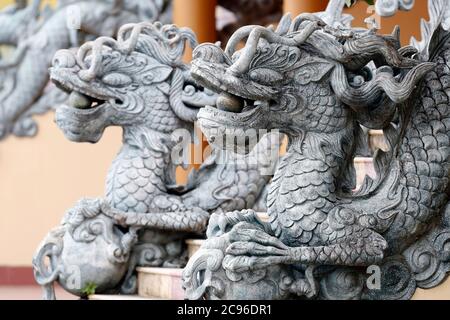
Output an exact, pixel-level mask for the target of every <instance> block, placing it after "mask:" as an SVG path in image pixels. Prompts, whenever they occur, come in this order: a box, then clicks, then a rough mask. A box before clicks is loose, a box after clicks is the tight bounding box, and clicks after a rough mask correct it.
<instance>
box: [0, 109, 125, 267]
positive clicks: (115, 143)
mask: <svg viewBox="0 0 450 320" xmlns="http://www.w3.org/2000/svg"><path fill="white" fill-rule="evenodd" d="M37 120H38V122H39V127H40V131H39V135H38V136H37V137H36V138H33V139H18V138H8V139H7V140H6V141H3V142H1V143H0V266H5V265H11V266H18V265H19V266H20V265H24V266H27V265H30V264H31V258H32V255H33V253H34V250H35V248H36V247H37V245H38V244H39V242H40V241H41V240H42V239H43V237H44V236H45V235H46V233H47V232H48V231H49V230H50V228H52V227H54V226H56V225H57V224H58V222H59V221H60V219H61V218H62V216H63V214H64V212H65V210H66V209H68V208H70V207H71V206H72V205H73V204H74V203H75V202H76V201H77V200H78V199H79V198H80V197H82V196H90V197H95V196H101V195H102V194H103V184H104V179H105V176H106V172H107V168H108V166H109V164H110V162H111V160H112V159H113V157H114V155H115V154H116V152H117V151H118V148H119V147H120V144H121V130H120V129H117V128H112V129H110V130H107V132H106V133H105V136H104V137H103V139H102V140H101V141H100V143H98V144H97V145H88V144H76V143H70V142H68V141H67V140H66V139H65V138H64V136H63V134H62V133H61V131H59V129H58V128H57V127H56V125H55V124H54V123H53V113H49V114H47V115H45V116H42V117H39V118H38V119H37Z"/></svg>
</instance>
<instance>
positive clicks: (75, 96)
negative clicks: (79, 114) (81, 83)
mask: <svg viewBox="0 0 450 320" xmlns="http://www.w3.org/2000/svg"><path fill="white" fill-rule="evenodd" d="M91 104H92V101H91V99H89V97H87V96H85V95H84V94H82V93H79V92H76V91H73V92H72V93H71V94H70V96H69V105H70V106H71V107H74V108H77V109H88V108H90V107H91Z"/></svg>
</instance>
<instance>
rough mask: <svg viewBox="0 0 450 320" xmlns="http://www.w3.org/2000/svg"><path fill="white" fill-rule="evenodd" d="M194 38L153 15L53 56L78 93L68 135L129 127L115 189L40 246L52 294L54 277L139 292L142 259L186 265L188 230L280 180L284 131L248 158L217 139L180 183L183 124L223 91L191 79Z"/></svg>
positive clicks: (61, 118) (65, 118)
mask: <svg viewBox="0 0 450 320" xmlns="http://www.w3.org/2000/svg"><path fill="white" fill-rule="evenodd" d="M186 44H190V45H191V46H192V47H194V46H196V39H195V36H194V34H193V33H192V31H191V30H189V29H186V28H178V27H176V26H174V25H162V24H161V23H154V24H152V23H146V22H143V23H139V24H126V25H124V26H123V27H122V28H121V29H120V30H119V32H118V36H117V40H115V39H113V38H111V37H100V38H98V39H96V40H95V41H91V42H87V43H86V44H84V45H82V46H81V47H80V49H79V50H78V53H77V54H76V55H75V54H74V53H73V52H72V51H69V50H61V51H58V53H57V54H56V55H55V57H54V59H53V66H52V68H51V69H50V77H51V80H52V81H53V82H54V83H55V84H56V85H57V86H58V87H59V88H61V89H63V90H64V91H66V92H67V93H68V94H69V99H68V104H67V105H62V106H60V107H58V109H57V111H56V116H55V118H56V123H57V125H58V126H59V127H60V128H61V130H62V131H63V132H64V134H65V135H66V137H67V138H68V139H70V140H72V141H76V142H92V143H95V142H97V141H99V139H100V138H101V136H102V133H103V131H104V130H105V128H106V127H108V126H120V127H122V128H123V146H122V148H121V150H120V152H119V154H118V155H117V157H116V159H115V160H114V162H113V164H112V166H111V169H110V171H109V174H108V178H107V182H106V197H105V198H101V199H83V200H81V201H80V202H79V203H78V204H77V205H76V206H75V207H74V208H72V209H70V210H69V211H68V213H67V214H66V216H65V218H64V220H63V222H62V224H61V226H60V227H58V228H56V229H55V230H53V231H51V232H50V234H49V235H48V237H47V238H46V239H45V240H44V241H43V243H42V244H41V245H40V247H39V249H38V251H37V254H36V256H35V258H34V260H33V265H34V268H35V277H36V280H37V282H38V283H39V284H41V285H42V286H44V287H45V292H46V294H45V297H46V298H47V299H52V298H54V291H53V287H52V286H53V282H55V281H58V282H59V283H60V284H61V285H62V286H63V287H64V288H65V289H66V290H68V291H69V292H72V293H74V294H76V295H81V296H82V295H84V294H87V293H86V290H87V288H92V287H94V288H95V292H96V293H105V292H114V291H115V292H117V291H119V290H121V292H123V293H132V292H133V291H134V290H135V289H136V278H135V276H134V271H135V267H136V266H137V265H139V266H163V267H181V266H183V265H184V264H185V259H186V257H185V255H184V249H185V248H184V246H183V244H184V240H185V239H186V237H187V236H188V235H189V234H190V235H191V237H192V235H194V236H195V235H196V236H198V235H199V234H201V233H202V232H204V230H205V228H206V225H207V223H208V220H209V217H210V214H211V213H212V212H217V211H220V212H228V211H232V210H242V209H245V208H252V207H253V206H254V205H255V204H256V202H257V199H258V197H259V196H260V194H262V191H263V189H264V187H265V185H266V184H267V182H268V180H269V179H270V178H271V176H270V175H269V171H270V170H271V169H274V163H275V162H276V161H277V159H278V149H279V140H280V137H279V136H277V135H266V136H265V137H264V138H263V139H262V141H261V143H260V144H258V145H259V146H261V148H259V149H257V150H256V151H253V152H252V154H251V155H250V156H248V157H244V156H233V155H232V154H230V153H228V152H225V151H222V150H219V149H217V148H216V149H214V150H213V151H212V155H211V156H210V157H209V158H208V159H206V161H205V163H204V164H203V165H202V167H200V169H199V170H198V172H196V174H195V175H192V176H191V181H190V182H189V183H188V185H187V186H186V187H184V188H179V187H176V185H175V181H174V169H175V166H176V165H177V163H175V159H176V158H175V157H174V150H177V146H178V143H177V141H176V140H175V139H174V137H175V134H176V133H177V132H178V130H179V128H187V129H188V130H191V129H192V127H193V121H195V120H196V119H197V112H198V110H199V107H200V106H204V105H214V104H215V103H216V99H217V96H216V95H215V94H213V93H212V92H210V91H208V90H202V88H196V87H194V86H193V81H192V79H190V75H189V65H187V64H185V63H184V62H183V61H182V57H183V54H184V50H185V46H186ZM220 159H222V161H218V160H220ZM264 169H265V170H267V171H263V170H264ZM272 173H273V172H272ZM46 259H48V260H49V261H50V262H49V265H47V264H46V263H45V261H46Z"/></svg>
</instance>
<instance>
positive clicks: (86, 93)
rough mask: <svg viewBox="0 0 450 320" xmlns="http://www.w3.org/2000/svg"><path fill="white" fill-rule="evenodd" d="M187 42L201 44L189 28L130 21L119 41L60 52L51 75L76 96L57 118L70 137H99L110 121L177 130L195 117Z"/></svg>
mask: <svg viewBox="0 0 450 320" xmlns="http://www.w3.org/2000/svg"><path fill="white" fill-rule="evenodd" d="M186 42H189V43H190V44H191V45H192V46H194V45H195V43H196V41H195V36H194V34H193V33H192V31H190V30H189V29H183V28H180V29H179V28H177V27H176V26H174V25H162V24H160V23H154V24H151V23H139V24H127V25H124V26H123V27H122V28H121V29H120V30H119V33H118V37H117V40H115V39H113V38H109V37H100V38H98V39H96V40H95V41H92V42H87V43H86V44H84V45H83V46H81V47H80V49H79V50H78V53H77V54H74V53H73V52H71V51H69V50H61V51H59V52H58V53H57V54H56V55H55V57H54V59H53V66H52V68H51V69H50V76H51V79H52V81H53V82H54V83H55V84H56V85H57V86H58V87H59V88H61V89H63V90H65V91H67V92H68V93H69V94H70V96H69V100H68V103H66V104H65V105H64V106H61V107H60V108H58V110H57V112H56V123H57V124H58V126H59V127H60V128H61V129H62V130H63V132H64V133H65V135H66V136H67V137H68V138H69V139H70V140H73V141H77V142H97V141H98V140H99V139H100V138H101V136H102V133H103V131H104V129H105V128H106V127H108V126H122V127H124V128H129V127H139V126H145V127H146V128H149V129H151V130H155V131H158V132H162V133H171V132H172V131H173V130H174V129H176V128H178V127H180V122H182V121H193V120H195V119H196V115H197V111H198V108H197V107H196V108H191V106H187V105H186V104H185V103H184V102H183V93H184V88H185V85H186V81H185V77H186V75H185V74H186V71H187V66H186V65H185V64H184V63H183V62H182V56H183V53H184V49H185V45H186Z"/></svg>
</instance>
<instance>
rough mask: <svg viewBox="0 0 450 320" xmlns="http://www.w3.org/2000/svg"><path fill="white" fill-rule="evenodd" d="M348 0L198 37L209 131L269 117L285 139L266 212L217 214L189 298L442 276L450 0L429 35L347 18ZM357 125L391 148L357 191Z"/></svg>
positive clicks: (440, 1)
mask: <svg viewBox="0 0 450 320" xmlns="http://www.w3.org/2000/svg"><path fill="white" fill-rule="evenodd" d="M380 1H381V0H380ZM382 2H383V3H394V2H395V3H396V8H399V3H403V4H405V3H407V2H408V3H410V2H411V1H382ZM383 3H381V2H380V3H379V4H378V10H380V7H379V6H380V5H381V4H383ZM344 5H345V1H344V0H332V1H330V5H329V10H327V11H326V12H324V13H319V14H302V15H299V16H298V17H296V18H294V19H292V18H291V17H290V16H289V15H286V16H285V17H284V18H283V19H282V20H281V22H280V23H279V25H278V27H277V29H274V28H271V27H262V26H245V27H242V28H241V29H239V30H238V31H236V32H235V33H234V35H233V36H232V37H231V39H230V41H229V42H228V44H227V46H226V49H225V50H222V49H221V48H220V47H218V46H217V45H214V44H203V45H200V46H199V47H197V48H196V50H195V52H194V59H193V61H192V67H191V74H192V77H193V78H194V79H195V81H196V82H197V84H198V85H201V86H204V87H205V88H208V89H210V90H212V91H215V92H216V93H217V94H219V96H220V97H219V99H218V102H217V107H216V108H214V107H205V108H202V109H201V110H200V112H199V114H198V119H199V123H200V126H201V129H202V131H203V132H204V134H205V135H206V136H207V138H208V139H209V141H210V143H212V144H214V143H215V142H216V141H220V140H223V136H226V137H227V138H228V139H227V141H234V140H233V138H234V137H236V136H242V135H246V136H247V137H249V138H250V139H249V140H251V141H253V140H255V141H257V139H253V138H255V132H258V130H259V129H264V130H271V129H277V130H280V131H281V132H282V133H285V134H286V135H287V136H288V138H289V146H288V151H287V153H286V155H285V156H284V157H283V158H282V159H281V160H280V161H279V163H278V166H277V170H276V173H275V176H274V178H273V181H272V183H271V186H270V190H269V194H268V198H267V207H268V215H269V217H270V218H269V222H265V221H261V220H260V219H259V218H258V216H257V215H256V214H255V212H253V211H252V210H245V211H242V212H239V211H232V212H229V213H226V214H223V213H217V214H214V215H213V216H212V217H211V219H210V223H209V226H208V230H207V236H208V239H207V240H206V242H205V243H204V244H203V245H202V247H201V249H200V250H199V251H198V252H197V253H196V254H195V255H194V256H193V257H192V258H191V259H190V260H189V262H188V265H187V267H186V268H185V269H184V272H183V280H184V287H185V289H186V297H187V298H189V299H222V300H228V299H255V300H257V299H263V300H266V299H268V300H271V299H349V300H352V299H387V300H395V299H410V298H411V297H412V296H413V295H414V293H415V292H416V289H417V288H424V289H427V288H433V287H436V286H438V285H439V284H441V283H442V282H443V281H444V280H445V279H446V277H447V273H448V272H449V270H450V205H449V202H448V199H449V195H450V185H449V178H450V175H449V170H450V163H449V160H450V93H449V92H450V91H449V88H450V61H449V59H450V33H449V29H450V24H449V21H450V20H449V17H450V2H449V1H447V0H432V1H429V11H430V12H429V13H430V21H429V22H426V23H423V25H422V29H423V32H422V33H423V39H422V40H421V41H420V42H419V41H413V44H415V45H414V46H413V45H409V46H404V47H402V46H401V44H400V40H399V32H400V31H399V28H396V29H395V30H394V32H393V33H392V34H391V35H380V34H378V32H377V30H376V29H375V28H373V29H361V28H352V27H351V19H349V17H348V16H347V17H346V16H343V15H341V14H342V9H343V8H344ZM405 9H408V7H406V8H405ZM336 10H337V11H336ZM336 12H337V13H338V14H336ZM393 12H395V10H394V11H393ZM242 41H245V46H244V47H243V48H242V49H240V50H237V46H238V44H239V43H241V42H242ZM230 106H231V107H230ZM394 118H395V119H396V120H395V121H393V120H394ZM361 125H364V126H366V127H368V128H371V129H377V130H383V131H384V134H385V136H386V138H387V140H388V141H389V145H390V150H389V151H387V152H381V151H379V152H377V154H376V156H375V167H376V170H377V178H376V179H371V178H366V180H365V183H364V185H363V187H362V188H361V189H360V190H359V191H357V192H354V191H353V190H354V187H355V174H354V166H353V158H354V156H355V152H356V150H358V144H359V141H360V139H359V137H360V136H361V134H362V132H361V127H360V126H361ZM224 147H225V148H227V149H229V148H235V147H236V146H234V145H232V144H226V145H224ZM377 279H378V280H377ZM371 281H372V282H371Z"/></svg>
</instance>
